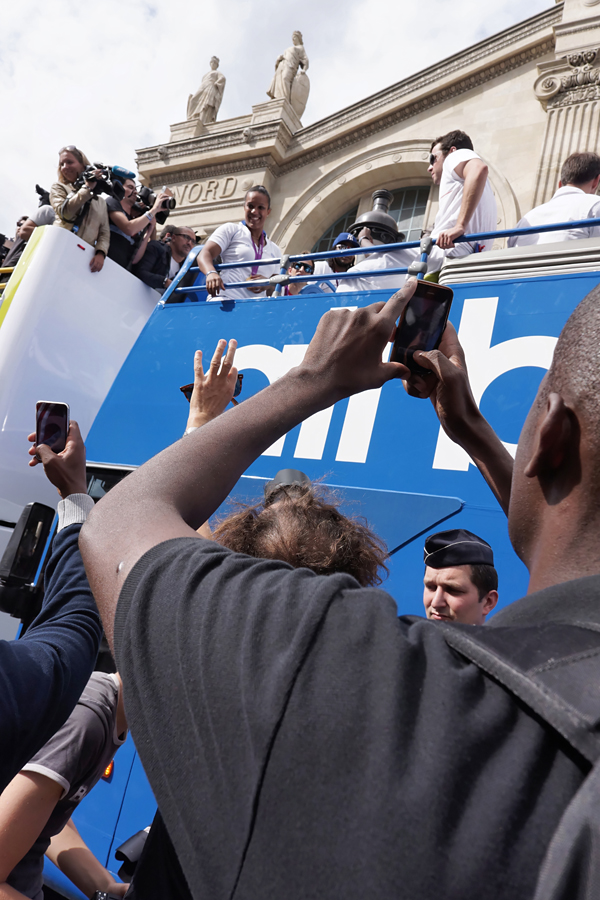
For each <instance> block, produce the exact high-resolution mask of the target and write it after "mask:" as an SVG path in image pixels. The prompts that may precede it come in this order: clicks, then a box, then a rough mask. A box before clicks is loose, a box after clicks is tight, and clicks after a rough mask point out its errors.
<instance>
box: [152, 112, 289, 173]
mask: <svg viewBox="0 0 600 900" xmlns="http://www.w3.org/2000/svg"><path fill="white" fill-rule="evenodd" d="M247 131H248V128H247V127H244V128H239V129H237V130H235V131H230V132H228V133H225V134H223V133H220V134H218V133H217V134H214V135H212V134H211V135H202V136H201V137H196V138H187V139H186V140H184V141H177V142H175V141H172V142H171V143H169V144H168V145H166V150H167V155H168V160H169V163H173V161H174V160H176V159H180V158H181V157H183V156H198V155H199V154H201V153H214V152H215V151H219V150H224V149H225V148H228V147H239V146H240V145H242V144H243V145H246V146H247V145H248V144H249V143H250V144H252V145H254V144H257V143H259V142H262V141H266V142H268V143H270V144H273V143H275V141H276V140H277V138H278V136H279V123H278V122H275V123H267V124H264V125H253V126H252V135H251V138H250V139H249V137H248V135H247V134H245V132H247ZM164 147H165V145H160V146H158V147H145V148H144V149H143V150H137V151H136V154H137V162H138V165H139V166H142V167H143V166H147V165H150V164H151V163H156V162H158V161H159V160H162V159H163V156H164ZM161 154H162V155H161Z"/></svg>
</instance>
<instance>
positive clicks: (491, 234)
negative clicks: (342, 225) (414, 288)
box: [162, 218, 600, 303]
mask: <svg viewBox="0 0 600 900" xmlns="http://www.w3.org/2000/svg"><path fill="white" fill-rule="evenodd" d="M591 225H597V226H600V218H598V219H578V220H576V221H569V222H555V223H553V224H551V225H536V226H528V227H527V228H507V229H503V230H502V231H485V232H479V233H477V234H464V235H462V236H461V237H459V238H456V240H455V241H454V243H455V244H458V243H473V244H475V243H481V242H483V241H488V240H495V239H496V238H504V237H511V236H513V235H526V234H543V233H545V232H552V231H567V230H571V229H574V228H584V227H589V226H591ZM435 243H436V240H435V238H431V237H425V238H421V239H420V240H418V241H402V242H399V243H395V244H377V245H375V247H373V246H369V247H353V248H352V250H351V251H349V250H348V249H347V248H346V249H344V250H325V251H322V252H318V253H300V254H298V253H296V254H289V255H288V254H284V255H283V256H281V257H273V258H270V259H248V260H243V261H241V262H233V263H220V264H218V265H215V266H214V268H215V269H216V270H217V271H219V272H225V271H227V270H228V269H241V268H244V269H246V268H256V267H261V266H274V265H278V266H279V267H280V272H279V274H278V275H271V276H270V277H268V278H266V277H265V278H264V279H258V278H254V279H252V280H249V281H236V282H231V283H230V284H225V290H227V288H230V289H232V290H233V289H235V290H238V289H240V288H250V287H252V288H258V287H272V286H275V294H274V296H276V297H277V296H278V294H279V291H280V290H281V288H282V287H283V286H284V285H288V284H294V283H295V282H301V283H302V284H307V283H311V282H327V281H328V279H330V278H332V277H335V279H336V280H340V279H342V280H343V279H351V278H358V277H360V278H369V277H375V276H376V277H387V276H389V275H404V274H407V273H408V271H409V267H408V266H405V267H395V268H385V269H373V270H372V271H367V270H364V271H361V272H335V273H334V272H332V273H331V275H328V274H318V275H294V276H290V275H288V274H287V269H288V267H289V266H290V265H292V264H293V263H295V262H299V261H301V260H302V261H303V262H306V261H308V260H313V261H315V262H316V261H318V260H325V259H336V258H338V257H347V256H348V255H352V256H361V255H363V256H364V255H366V254H373V253H376V254H377V255H380V254H383V253H389V252H391V251H394V250H409V249H414V248H417V247H418V248H420V249H421V258H420V263H421V265H419V264H418V263H417V265H416V266H415V267H414V268H413V272H414V274H416V275H417V277H418V278H422V277H423V275H424V272H425V270H426V265H422V264H426V261H427V256H428V254H429V252H430V250H431V247H432V246H433V245H434V244H435ZM599 247H600V245H599ZM201 249H202V248H201V246H198V247H194V248H193V249H192V250H190V252H189V253H188V255H187V257H186V259H185V260H184V262H183V265H182V266H181V269H180V270H179V272H178V273H177V275H176V276H175V278H174V279H173V282H172V284H171V285H170V286H169V288H168V290H167V291H166V292H165V294H164V295H163V298H162V302H163V303H169V302H170V303H173V302H182V301H183V300H185V299H186V298H185V296H182V297H181V299H180V297H179V296H178V297H177V299H175V297H174V296H173V295H174V294H177V295H185V294H198V293H204V292H205V291H206V288H205V287H204V285H201V284H193V285H189V286H181V281H182V280H183V279H184V278H185V276H186V275H187V274H188V272H197V273H200V269H199V267H198V266H197V265H195V263H196V257H197V255H198V253H199V252H200V250H201ZM419 269H420V271H418V270H419ZM416 270H417V271H416ZM215 299H218V298H215ZM257 299H258V298H257ZM260 299H265V298H260Z"/></svg>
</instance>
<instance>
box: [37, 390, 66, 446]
mask: <svg viewBox="0 0 600 900" xmlns="http://www.w3.org/2000/svg"><path fill="white" fill-rule="evenodd" d="M68 433H69V405H68V404H67V403H61V402H56V401H52V400H38V402H37V403H36V404H35V445H36V447H37V446H39V445H40V444H46V446H47V447H50V449H51V450H53V451H54V453H61V452H62V451H63V450H64V449H65V447H66V445H67V435H68Z"/></svg>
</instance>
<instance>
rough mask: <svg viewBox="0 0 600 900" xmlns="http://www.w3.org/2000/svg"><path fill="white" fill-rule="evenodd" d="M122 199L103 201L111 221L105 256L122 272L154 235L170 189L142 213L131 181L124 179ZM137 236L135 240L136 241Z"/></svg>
mask: <svg viewBox="0 0 600 900" xmlns="http://www.w3.org/2000/svg"><path fill="white" fill-rule="evenodd" d="M121 183H122V185H123V192H124V193H123V197H122V198H121V199H119V198H118V197H116V196H113V197H109V198H108V199H107V201H106V207H107V209H108V218H109V222H110V246H109V248H108V256H109V258H110V259H112V260H114V262H116V263H117V264H118V265H119V266H123V268H124V269H127V268H129V267H130V266H131V265H134V264H135V263H137V262H139V261H140V259H141V258H142V256H143V255H144V253H145V251H146V247H147V245H148V241H149V240H150V239H151V237H152V236H153V234H154V226H155V223H156V217H157V215H158V214H159V213H161V211H162V212H164V210H165V203H166V201H168V200H169V199H170V198H172V196H173V195H172V193H171V191H169V190H164V191H162V192H161V193H160V194H159V195H158V196H157V197H155V199H154V203H153V205H152V206H151V208H150V209H148V210H147V211H146V210H144V211H141V210H142V209H143V204H141V203H140V202H139V198H138V195H137V191H136V186H135V181H134V180H133V178H125V179H123V181H122V182H121ZM136 236H138V239H137V240H136Z"/></svg>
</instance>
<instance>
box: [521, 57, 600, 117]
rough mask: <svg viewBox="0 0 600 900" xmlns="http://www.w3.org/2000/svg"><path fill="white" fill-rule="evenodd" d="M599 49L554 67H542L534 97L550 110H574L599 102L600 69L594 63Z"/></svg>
mask: <svg viewBox="0 0 600 900" xmlns="http://www.w3.org/2000/svg"><path fill="white" fill-rule="evenodd" d="M596 62H600V60H599V59H598V49H593V50H582V51H581V52H580V53H570V54H569V55H568V56H562V57H560V58H559V59H557V60H556V61H555V62H553V63H547V64H546V65H545V66H539V67H538V70H539V71H540V75H539V77H538V78H537V80H536V82H535V84H534V86H533V89H534V92H535V96H536V97H537V99H538V100H539V101H540V103H542V105H543V106H544V107H545V108H547V109H554V108H556V107H560V106H571V105H572V104H574V103H584V102H586V101H588V100H597V99H598V98H600V68H598V67H597V66H595V65H594V63H596Z"/></svg>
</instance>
